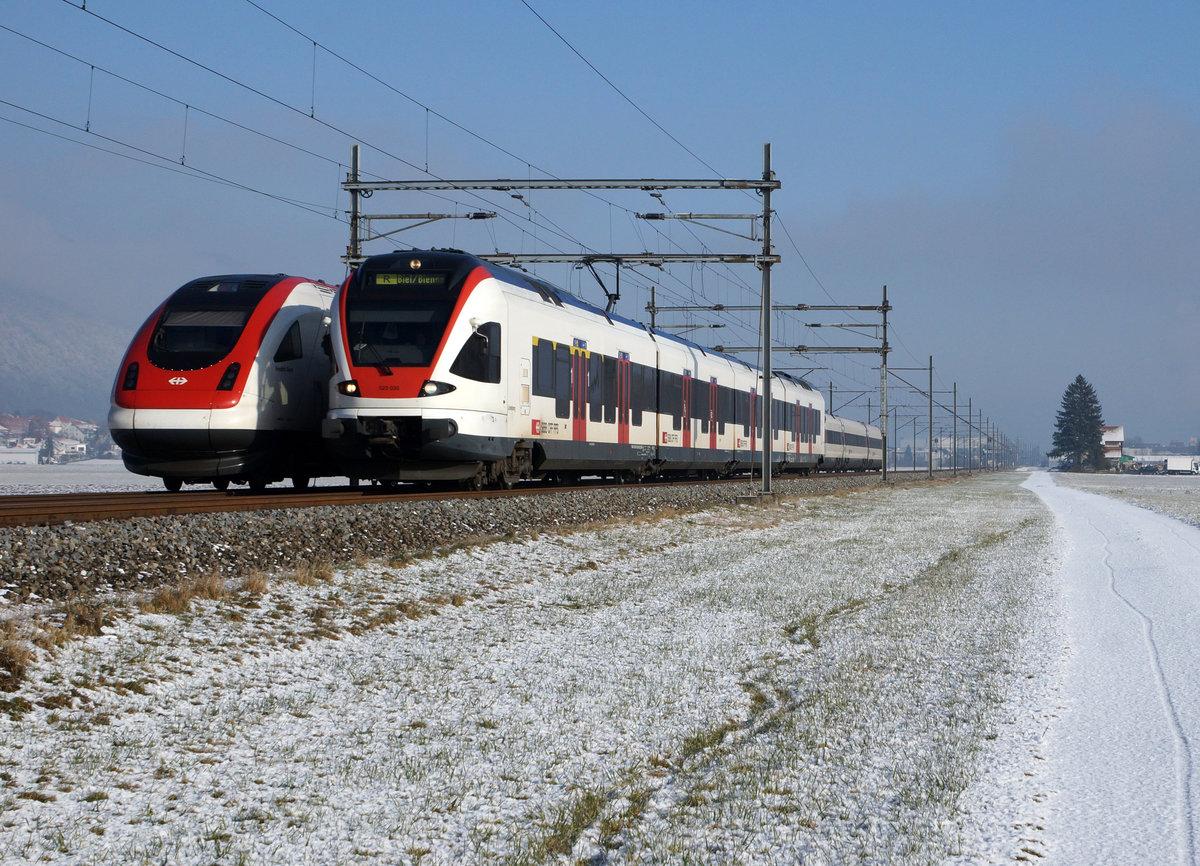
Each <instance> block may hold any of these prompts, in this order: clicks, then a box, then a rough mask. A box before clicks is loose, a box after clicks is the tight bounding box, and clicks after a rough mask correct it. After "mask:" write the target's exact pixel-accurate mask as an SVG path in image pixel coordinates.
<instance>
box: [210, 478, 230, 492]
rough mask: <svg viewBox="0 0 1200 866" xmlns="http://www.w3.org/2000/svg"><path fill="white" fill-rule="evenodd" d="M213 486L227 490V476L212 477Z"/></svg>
mask: <svg viewBox="0 0 1200 866" xmlns="http://www.w3.org/2000/svg"><path fill="white" fill-rule="evenodd" d="M213 487H215V488H217V489H218V490H228V489H229V479H228V478H214V479H213Z"/></svg>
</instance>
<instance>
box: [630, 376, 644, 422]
mask: <svg viewBox="0 0 1200 866" xmlns="http://www.w3.org/2000/svg"><path fill="white" fill-rule="evenodd" d="M645 375H646V367H645V366H643V365H642V364H630V365H629V409H630V416H631V417H630V419H629V423H630V424H632V425H633V426H634V427H641V426H642V407H643V405H644V401H645V399H646V388H645Z"/></svg>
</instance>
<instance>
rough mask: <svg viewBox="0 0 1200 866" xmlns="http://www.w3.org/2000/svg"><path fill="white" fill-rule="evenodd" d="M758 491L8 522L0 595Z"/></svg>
mask: <svg viewBox="0 0 1200 866" xmlns="http://www.w3.org/2000/svg"><path fill="white" fill-rule="evenodd" d="M923 477H924V476H921V478H923ZM878 483H880V478H879V477H878V476H849V475H846V476H839V475H830V476H819V477H813V478H790V479H776V480H773V481H772V490H773V492H774V493H776V494H777V495H783V496H787V495H801V494H816V493H829V492H833V491H838V490H847V489H851V488H855V487H862V486H869V485H875V484H878ZM759 489H761V488H760V487H759V486H758V482H753V483H751V482H747V483H746V484H728V483H726V484H698V485H697V484H648V485H641V486H635V487H623V488H616V489H613V488H597V489H596V490H565V491H559V492H556V493H553V494H548V495H541V496H511V497H500V498H491V499H451V500H443V501H432V500H413V501H404V500H390V501H387V502H373V503H368V504H363V505H354V506H319V507H313V508H290V509H276V510H269V511H251V512H213V513H204V514H191V515H173V516H164V517H151V518H133V519H129V520H103V521H95V522H89V523H76V524H71V523H68V524H63V525H61V526H51V527H10V528H4V529H0V575H2V580H3V590H2V591H3V598H4V601H5V602H8V603H16V602H25V601H30V600H45V601H58V600H64V599H68V598H72V597H75V596H77V595H79V594H86V593H95V592H104V591H109V590H129V589H148V588H151V587H154V586H158V585H160V584H162V583H164V582H169V581H171V580H175V579H178V578H181V577H186V576H192V575H205V574H211V573H214V572H216V573H219V574H221V575H225V576H231V575H239V574H245V573H248V572H251V571H256V570H257V571H266V572H270V571H277V570H280V569H288V568H295V567H296V566H297V565H298V564H301V563H306V562H308V563H313V562H330V563H341V562H349V561H353V560H355V559H361V558H364V557H365V558H389V557H400V556H411V555H416V554H420V553H423V552H427V551H429V550H433V549H436V548H438V547H443V546H445V545H448V544H455V543H463V542H466V541H470V540H471V539H477V538H482V537H488V536H505V535H509V534H514V533H515V534H519V533H524V532H527V531H545V530H553V529H565V528H569V527H574V526H579V525H583V524H587V523H590V522H593V521H602V520H610V519H616V518H625V517H633V516H637V515H641V514H649V513H654V512H660V511H664V510H669V509H677V510H690V509H696V508H703V507H707V506H713V505H725V504H730V503H733V502H735V501H737V500H738V498H739V497H747V496H753V495H754V494H755V493H756V492H757V491H758V490H759Z"/></svg>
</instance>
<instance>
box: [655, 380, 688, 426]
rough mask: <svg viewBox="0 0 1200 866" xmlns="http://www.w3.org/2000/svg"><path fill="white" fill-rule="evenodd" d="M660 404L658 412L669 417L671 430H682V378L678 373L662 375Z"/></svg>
mask: <svg viewBox="0 0 1200 866" xmlns="http://www.w3.org/2000/svg"><path fill="white" fill-rule="evenodd" d="M661 378H662V403H661V405H660V406H659V411H660V412H662V413H663V414H664V415H667V414H669V415H670V416H671V429H672V430H680V429H682V428H683V377H682V376H680V375H679V374H678V373H663V374H662V377H661Z"/></svg>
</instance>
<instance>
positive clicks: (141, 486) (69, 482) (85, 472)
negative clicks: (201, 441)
mask: <svg viewBox="0 0 1200 866" xmlns="http://www.w3.org/2000/svg"><path fill="white" fill-rule="evenodd" d="M348 481H349V479H347V478H337V477H330V478H314V479H313V484H314V485H317V486H329V485H343V484H346V483H348ZM274 486H276V487H279V486H282V487H290V486H291V483H290V482H287V481H280V482H276V484H275V485H274ZM162 489H163V483H162V479H161V478H156V477H150V476H148V475H138V474H136V473H134V472H130V471H129V470H128V469H126V468H125V464H124V463H122V462H121V461H120V460H77V461H75V462H73V463H53V464H48V465H34V466H25V465H19V464H13V463H0V496H3V495H14V494H24V493H101V492H118V493H119V492H123V491H136V490H162ZM193 489H194V490H212V486H211V485H208V484H198V485H190V484H189V485H188V486H186V487H184V490H193Z"/></svg>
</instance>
